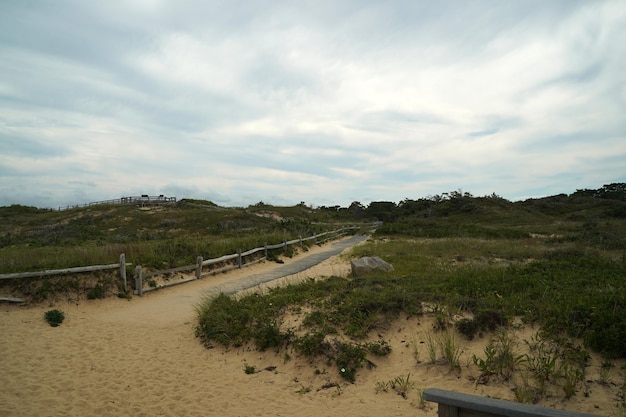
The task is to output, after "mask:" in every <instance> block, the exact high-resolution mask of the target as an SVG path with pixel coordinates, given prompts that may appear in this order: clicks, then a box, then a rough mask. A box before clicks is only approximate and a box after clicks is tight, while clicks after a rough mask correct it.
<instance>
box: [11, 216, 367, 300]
mask: <svg viewBox="0 0 626 417" xmlns="http://www.w3.org/2000/svg"><path fill="white" fill-rule="evenodd" d="M355 229H358V227H356V226H350V227H342V228H340V229H336V230H332V231H329V232H324V233H319V234H316V235H313V236H309V237H306V238H302V237H299V238H298V239H293V240H289V241H284V242H281V243H278V244H276V245H267V244H266V245H264V246H263V247H260V248H254V249H250V250H247V251H241V250H238V251H237V253H233V254H231V255H223V256H220V257H219V258H214V259H206V260H204V259H202V257H201V256H198V258H197V260H196V263H195V264H192V265H186V266H180V267H177V268H170V269H163V270H158V271H150V272H144V271H143V269H142V267H141V265H137V266H136V267H135V289H134V293H135V294H137V295H140V296H141V295H143V294H144V292H148V291H152V290H155V289H157V288H162V287H168V286H171V285H178V284H183V283H185V282H188V281H192V280H194V279H200V278H202V277H205V276H207V275H213V274H217V273H220V272H226V271H228V270H231V269H235V268H242V267H244V266H250V265H254V264H256V263H258V262H261V261H263V260H265V259H267V255H268V251H269V250H273V249H280V248H284V247H287V246H290V245H295V244H299V245H300V246H302V244H303V242H305V241H309V240H315V243H316V244H321V243H324V242H327V241H328V240H331V239H336V238H339V237H341V236H343V235H345V234H346V233H347V231H349V230H355ZM261 251H263V256H261V257H260V258H259V259H256V260H252V261H249V262H246V263H244V259H245V258H247V257H249V256H251V255H254V254H256V253H258V252H261ZM233 260H236V262H235V263H234V264H229V265H225V266H223V267H221V268H218V269H213V270H210V271H208V272H203V269H204V268H205V267H209V266H211V265H215V264H222V263H228V262H230V261H233ZM131 265H133V264H132V263H127V262H126V257H125V255H124V254H121V255H120V261H119V263H116V264H108V265H91V266H79V267H74V268H65V269H48V270H44V271H36V272H15V273H10V274H0V279H15V278H31V277H37V278H39V277H44V276H52V275H67V274H76V273H81V272H82V273H84V272H94V271H102V270H107V269H116V268H119V270H120V279H121V281H122V287H123V289H124V291H125V292H126V291H128V283H127V279H126V267H127V266H131ZM193 270H195V271H196V272H195V275H194V276H193V277H188V278H184V279H181V280H176V281H171V282H168V283H166V284H163V285H160V286H156V287H148V288H144V287H143V283H144V280H146V279H148V278H150V277H153V276H157V275H165V274H171V273H175V272H186V271H193ZM0 301H13V302H21V301H22V300H21V299H19V298H14V297H0Z"/></svg>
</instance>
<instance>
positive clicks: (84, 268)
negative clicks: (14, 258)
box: [0, 263, 132, 279]
mask: <svg viewBox="0 0 626 417" xmlns="http://www.w3.org/2000/svg"><path fill="white" fill-rule="evenodd" d="M126 265H132V264H131V263H127V264H126ZM119 267H120V264H119V263H116V264H108V265H91V266H78V267H75V268H65V269H46V270H44V271H37V272H15V273H12V274H1V275H0V279H12V278H32V277H44V276H50V275H65V274H76V273H79V272H94V271H103V270H106V269H117V268H119Z"/></svg>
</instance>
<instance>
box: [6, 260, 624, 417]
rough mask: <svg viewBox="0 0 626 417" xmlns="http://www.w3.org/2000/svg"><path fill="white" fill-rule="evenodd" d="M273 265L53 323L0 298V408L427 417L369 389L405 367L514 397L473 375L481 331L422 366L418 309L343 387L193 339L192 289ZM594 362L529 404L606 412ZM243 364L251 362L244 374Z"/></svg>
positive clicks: (345, 268) (409, 402)
mask: <svg viewBox="0 0 626 417" xmlns="http://www.w3.org/2000/svg"><path fill="white" fill-rule="evenodd" d="M315 250H321V249H320V248H315V249H312V251H315ZM298 256H305V255H298ZM290 261H291V260H286V262H290ZM275 266H276V264H274V263H271V262H268V263H263V264H259V265H255V266H252V267H249V268H245V269H243V270H235V271H231V272H228V273H226V274H221V275H219V276H214V277H209V278H205V279H202V280H199V281H194V282H190V283H187V284H184V285H180V286H176V287H171V288H168V289H164V290H160V291H155V292H152V293H149V294H146V296H144V297H141V298H140V297H133V298H132V300H130V301H129V300H123V299H117V298H115V299H106V300H93V301H82V302H80V303H79V304H67V303H56V304H55V305H54V308H59V309H62V310H63V311H64V312H65V316H66V319H65V321H64V322H63V324H62V325H61V326H59V327H57V328H52V327H50V326H49V325H48V324H47V323H46V322H45V321H44V319H43V315H44V312H45V311H47V310H49V309H50V306H49V305H40V306H30V307H21V306H14V305H2V306H0V358H1V362H0V363H1V370H0V416H64V417H65V416H96V415H98V416H186V417H191V416H293V415H298V416H318V417H321V416H354V417H356V416H382V415H389V416H392V415H393V416H421V415H425V416H436V415H437V410H436V405H434V404H430V403H428V404H427V405H426V406H425V407H420V404H419V396H418V393H417V390H416V389H413V390H411V391H410V392H409V393H408V395H407V398H406V399H405V398H403V397H402V396H400V395H397V394H396V393H393V392H386V393H385V392H380V393H377V390H376V386H377V384H378V383H380V382H386V381H389V380H392V379H394V378H396V377H406V376H409V375H410V380H411V381H413V382H414V383H415V387H416V388H419V389H424V388H429V387H436V388H443V389H448V390H455V391H460V392H465V393H469V394H477V395H485V396H492V397H496V398H502V399H509V400H512V399H513V398H514V396H513V393H512V391H511V388H512V386H513V385H512V383H510V382H509V383H496V382H494V383H489V384H487V385H484V384H477V383H476V382H475V379H476V378H477V377H478V374H477V371H476V370H475V369H473V366H469V365H470V363H471V355H472V352H477V353H478V354H481V353H482V349H483V348H484V345H485V344H486V342H487V340H486V339H479V340H477V341H473V342H471V343H470V342H463V344H464V349H463V354H462V356H461V361H462V363H463V366H462V370H461V372H460V373H457V372H451V371H449V370H448V367H447V366H445V365H435V364H426V363H425V362H426V357H427V354H426V348H425V344H424V343H421V342H424V340H425V337H426V334H427V333H428V332H429V331H430V330H431V328H432V324H431V322H430V321H429V320H428V318H424V317H422V318H413V319H401V320H398V322H397V323H396V324H395V325H394V326H393V328H392V329H389V331H388V332H387V333H386V334H385V335H383V336H384V338H385V339H386V340H387V341H388V342H389V343H390V345H391V346H392V348H393V351H392V353H391V354H390V356H388V357H386V358H371V359H372V361H373V362H374V363H375V364H376V365H377V367H376V368H375V369H372V370H366V369H363V370H361V371H359V372H358V374H357V380H356V383H355V384H349V383H346V382H345V381H343V379H342V378H340V376H339V375H338V374H337V371H336V370H335V369H334V367H333V366H332V365H331V366H328V365H327V364H326V363H324V362H319V363H309V362H307V361H306V360H305V359H302V358H298V357H297V355H295V354H293V353H292V354H291V358H286V357H285V355H284V353H280V354H277V353H276V352H274V351H270V352H262V353H261V352H257V351H254V350H252V349H248V348H240V349H232V350H228V351H226V350H225V349H223V348H215V349H206V348H204V347H203V346H202V345H201V343H200V342H199V340H198V339H197V338H196V337H195V336H194V330H193V327H194V324H195V320H196V316H195V310H194V305H195V304H196V303H198V302H199V301H200V300H201V299H202V296H203V294H205V293H206V292H207V291H208V292H215V291H219V288H220V285H222V284H223V283H225V282H227V281H228V280H232V279H237V278H239V277H242V276H245V274H252V273H258V272H262V271H264V270H267V269H269V268H273V267H275ZM349 269H350V268H349V261H348V260H347V259H345V258H342V257H338V256H336V257H333V258H330V259H328V260H327V261H324V262H323V263H321V264H319V265H318V266H316V267H313V268H311V269H310V270H307V271H306V272H302V273H299V274H296V275H295V276H291V277H287V278H282V279H280V280H277V281H276V282H275V283H274V284H280V283H286V282H293V281H297V280H302V279H305V278H308V277H324V276H330V275H347V274H348V273H349ZM267 285H268V284H265V286H267ZM532 331H533V330H532V329H526V330H524V331H521V332H520V337H529V335H532ZM414 346H417V347H418V353H419V358H420V359H421V360H422V361H421V362H418V361H417V360H416V357H415V354H414ZM599 365H600V360H599V359H598V358H594V359H593V361H592V365H591V366H590V367H589V368H588V370H587V380H588V386H589V393H590V395H589V396H588V397H585V396H584V395H583V393H582V392H580V391H579V393H578V394H577V395H576V396H575V397H574V398H572V399H570V400H567V401H563V400H562V395H558V396H555V397H553V398H549V399H548V400H545V401H544V402H542V403H541V404H542V405H545V406H550V407H556V408H561V409H569V410H576V411H582V412H586V413H592V414H597V415H604V416H610V415H616V416H617V415H618V414H617V413H616V409H615V404H616V403H617V401H618V395H619V393H620V390H621V389H622V384H623V383H624V375H623V370H619V368H618V367H619V364H618V365H617V367H616V369H615V370H614V371H613V373H612V375H611V376H610V378H609V383H608V384H600V383H598V382H597V380H598V378H599V376H598V371H599ZM246 366H254V367H255V368H256V369H257V370H260V371H259V372H257V373H254V374H246V373H245V372H244V369H245V367H246ZM266 368H267V370H266ZM328 386H331V388H327V387H328ZM622 413H623V411H622ZM621 415H622V416H623V415H624V414H621Z"/></svg>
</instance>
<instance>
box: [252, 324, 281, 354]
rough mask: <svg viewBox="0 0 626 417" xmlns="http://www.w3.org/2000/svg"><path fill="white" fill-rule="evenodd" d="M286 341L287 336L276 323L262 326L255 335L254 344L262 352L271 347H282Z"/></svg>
mask: <svg viewBox="0 0 626 417" xmlns="http://www.w3.org/2000/svg"><path fill="white" fill-rule="evenodd" d="M286 339H287V335H286V334H284V333H281V331H280V329H279V328H278V325H276V323H267V324H265V325H261V326H260V327H258V328H257V331H256V333H255V334H254V342H255V343H256V347H257V349H258V350H260V351H264V350H265V349H267V348H271V347H276V348H277V347H280V346H281V345H282V344H283V343H284V342H285V340H286Z"/></svg>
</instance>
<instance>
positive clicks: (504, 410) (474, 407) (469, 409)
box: [424, 388, 598, 417]
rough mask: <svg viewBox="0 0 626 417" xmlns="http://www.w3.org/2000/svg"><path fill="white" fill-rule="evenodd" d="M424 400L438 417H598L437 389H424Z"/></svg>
mask: <svg viewBox="0 0 626 417" xmlns="http://www.w3.org/2000/svg"><path fill="white" fill-rule="evenodd" d="M424 399H425V400H426V401H431V402H436V403H438V404H439V406H438V416H439V417H598V416H596V415H593V414H584V413H578V412H575V411H566V410H557V409H556V408H546V407H539V406H536V405H530V404H520V403H515V402H512V401H504V400H496V399H494V398H486V397H480V396H478V395H470V394H462V393H460V392H454V391H446V390H442V389H437V388H428V389H425V390H424Z"/></svg>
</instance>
